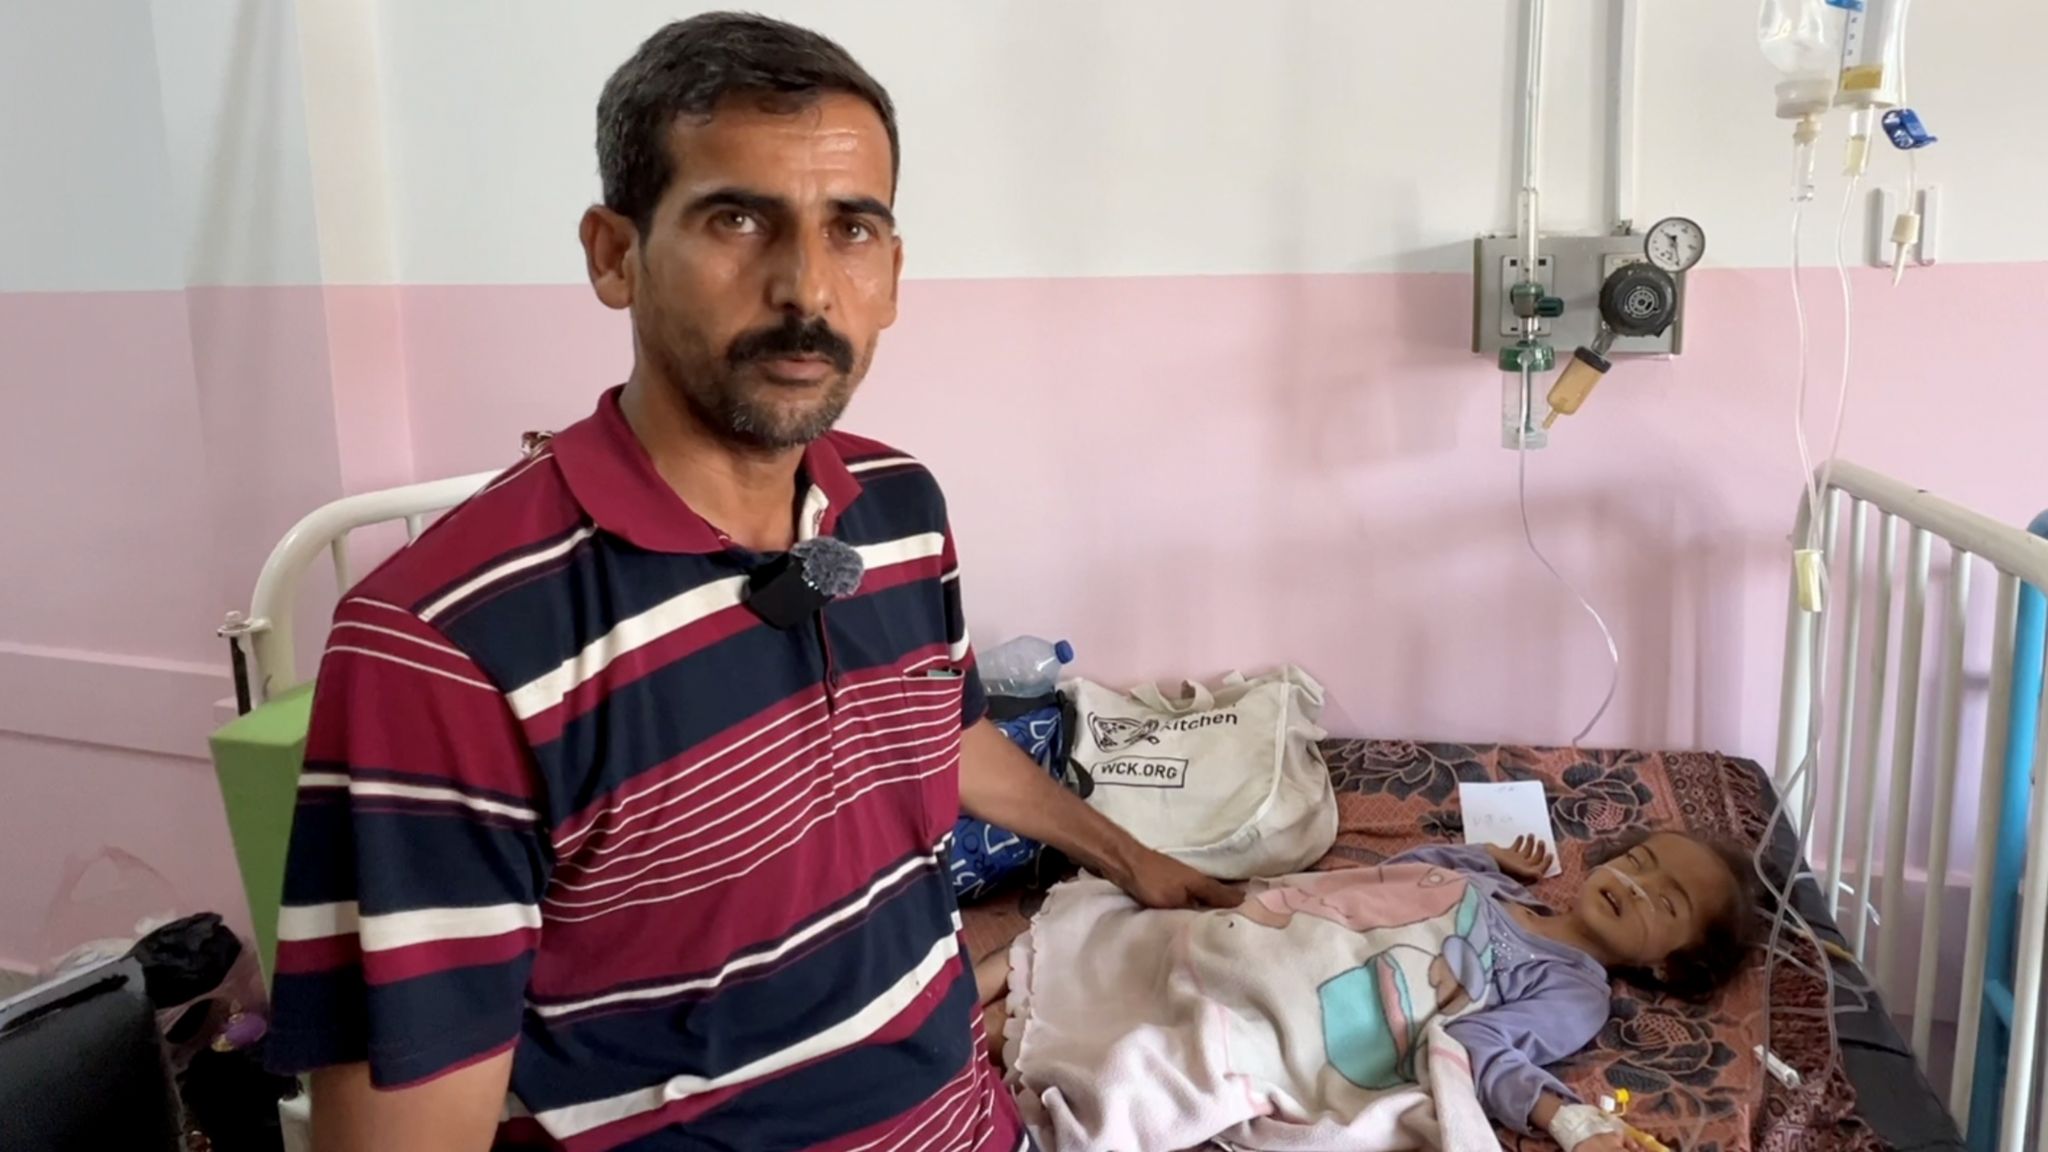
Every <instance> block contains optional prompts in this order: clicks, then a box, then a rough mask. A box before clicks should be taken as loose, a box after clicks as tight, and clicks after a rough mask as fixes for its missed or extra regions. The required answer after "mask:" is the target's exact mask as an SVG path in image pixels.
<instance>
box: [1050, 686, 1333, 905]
mask: <svg viewBox="0 0 2048 1152" xmlns="http://www.w3.org/2000/svg"><path fill="white" fill-rule="evenodd" d="M1061 691H1062V692H1063V693H1064V694H1066V695H1067V697H1068V699H1069V701H1070V702H1071V703H1072V706H1073V709H1074V717H1075V729H1074V732H1073V734H1072V738H1071V745H1072V749H1073V751H1072V753H1071V754H1070V757H1069V760H1068V768H1069V772H1070V774H1071V775H1072V777H1073V779H1074V783H1075V785H1076V787H1077V789H1078V790H1079V791H1080V793H1081V795H1082V796H1083V797H1084V798H1085V799H1086V800H1087V801H1088V803H1089V804H1090V805H1092V806H1093V807H1094V808H1095V809H1096V810H1097V811H1099V812H1101V813H1102V814H1103V815H1105V816H1108V817H1109V818H1110V819H1112V820H1114V821H1116V822H1117V823H1118V824H1119V825H1121V826H1123V828H1124V829H1126V830H1127V831H1129V832H1130V833H1131V835H1133V836H1135V837H1137V838H1138V840H1139V841H1140V842H1141V843H1143V844H1145V845H1146V846H1148V847H1151V848H1155V849H1157V850H1159V851H1161V852H1164V853H1166V854H1167V855H1169V856H1172V857H1174V858H1175V859H1178V860H1180V861H1182V862H1183V863H1186V864H1188V865H1190V866H1192V867H1194V868H1196V869H1198V870H1200V871H1202V872H1204V873H1206V874H1208V875H1210V876H1214V877H1217V878H1219V879H1226V880H1242V879H1247V878H1250V877H1254V876H1278V875H1282V874H1285V873H1289V872H1300V871H1304V870H1305V869H1307V868H1308V867H1309V866H1310V865H1311V864H1313V863H1315V862H1316V861H1317V860H1318V859H1320V858H1321V857H1322V856H1323V854H1324V853H1325V852H1328V851H1329V850H1330V845H1331V844H1333V843H1335V842H1336V839H1337V798H1336V795H1335V793H1334V792H1333V791H1332V790H1331V787H1330V772H1329V769H1328V767H1327V766H1326V765H1325V764H1324V763H1323V754H1322V750H1321V749H1320V748H1319V747H1318V746H1317V741H1319V740H1321V739H1322V738H1323V736H1324V735H1325V733H1324V731H1323V730H1322V728H1321V727H1319V726H1318V725H1317V720H1319V719H1320V718H1321V716H1322V710H1323V686H1322V685H1321V684H1319V683H1317V682H1316V680H1315V678H1314V677H1312V676H1310V675H1309V674H1308V673H1307V672H1304V671H1302V670H1301V669H1300V668H1296V667H1294V666H1293V665H1289V666H1287V667H1285V668H1283V669H1281V670H1279V671H1277V672H1273V673H1270V674H1268V675H1265V676H1260V677H1257V678H1255V679H1250V680H1247V679H1245V678H1244V677H1243V676H1242V675H1239V674H1238V673H1235V672H1233V673H1231V674H1230V675H1229V676H1227V677H1225V678H1224V679H1223V681H1222V683H1221V684H1219V685H1218V686H1217V687H1216V688H1215V689H1213V690H1211V689H1209V688H1206V687H1204V686H1202V685H1199V684H1194V685H1187V686H1185V690H1184V692H1183V694H1182V695H1180V696H1179V697H1176V698H1172V699H1169V698H1168V697H1166V696H1165V695H1163V694H1162V693H1161V692H1160V691H1159V690H1158V688H1156V687H1154V686H1152V685H1146V686H1144V687H1141V688H1138V689H1135V690H1133V691H1131V692H1129V693H1124V692H1119V691H1117V690H1115V689H1113V688H1106V687H1103V686H1102V685H1100V684H1096V683H1094V682H1092V681H1088V680H1073V681H1069V682H1068V683H1066V684H1064V685H1062V686H1061Z"/></svg>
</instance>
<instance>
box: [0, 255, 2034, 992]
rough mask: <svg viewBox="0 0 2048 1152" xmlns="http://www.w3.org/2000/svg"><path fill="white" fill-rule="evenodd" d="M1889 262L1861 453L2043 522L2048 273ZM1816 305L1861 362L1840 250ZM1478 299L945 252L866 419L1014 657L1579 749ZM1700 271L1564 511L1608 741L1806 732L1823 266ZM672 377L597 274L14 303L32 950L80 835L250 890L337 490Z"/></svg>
mask: <svg viewBox="0 0 2048 1152" xmlns="http://www.w3.org/2000/svg"><path fill="white" fill-rule="evenodd" d="M1856 283H1857V290H1858V294H1859V295H1858V304H1857V319H1858V331H1859V333H1860V335H1859V337H1858V340H1857V361H1856V381H1857V383H1856V394H1855V395H1856V404H1855V407H1854V409H1853V410H1852V413H1851V419H1850V424H1849V429H1848V434H1847V438H1846V441H1845V451H1846V453H1847V454H1848V455H1849V456H1850V457H1852V458H1854V459H1857V460H1860V461H1862V462H1865V463H1868V464H1871V465H1873V466H1876V467H1878V468H1881V469H1884V470H1887V471H1890V472H1893V473H1895V474H1897V475H1900V476H1902V477H1905V478H1908V479H1911V480H1914V481H1916V482H1918V483H1922V484H1925V485H1927V486H1928V487H1930V488H1933V489H1936V490H1938V491H1940V492H1942V493H1943V494H1945V495H1947V496H1949V497H1951V498H1953V499H1956V500H1959V501H1961V502H1963V503H1966V504H1970V505H1973V506H1975V507H1978V508H1980V509H1982V510H1984V511H1986V512H1989V513H1991V514H1994V515H1997V516H1999V517H2002V518H2004V519H2008V520H2012V521H2016V522H2017V521H2021V520H2023V519H2024V518H2026V517H2027V516H2029V515H2031V514H2032V513H2033V512H2035V511H2038V510H2039V509H2040V508H2041V507H2042V506H2044V505H2048V472H2044V471H2043V470H2042V468H2041V465H2040V462H2039V451H2040V444H2041V435H2042V431H2041V430H2042V429H2043V428H2048V390H2044V389H2042V388H2040V387H2039V385H2038V382H2037V379H2036V377H2037V375H2038V373H2037V371H2036V370H2035V369H2034V368H2033V367H2032V366H2031V364H2030V363H2029V358H2028V356H2027V344H2026V339H2027V336H2028V335H2029V334H2030V333H2031V332H2032V331H2034V329H2035V327H2036V323H2035V320H2034V312H2035V311H2036V310H2037V307H2038V302H2039V301H2041V300H2042V299H2048V265H2038V264H2037V265H1973V266H1958V267H1937V268H1932V269H1921V270H1916V271H1915V272H1914V273H1913V274H1912V275H1910V276H1909V277H1908V278H1907V281H1906V283H1905V285H1904V286H1903V287H1901V288H1898V289H1892V288H1891V287H1890V286H1889V285H1888V284H1887V283H1886V281H1885V278H1884V277H1883V276H1881V275H1878V274H1869V273H1861V272H1859V273H1857V275H1856ZM1811 288H1812V291H1811V299H1812V300H1813V312H1814V320H1815V331H1816V334H1817V335H1816V345H1817V347H1818V348H1819V349H1820V353H1819V355H1818V356H1817V359H1816V365H1815V368H1816V380H1818V381H1822V382H1826V381H1829V380H1831V379H1832V378H1833V375H1834V372H1835V363H1836V362H1835V358H1834V351H1833V349H1834V348H1835V347H1836V340H1837V337H1836V335H1835V334H1836V333H1838V331H1839V329H1838V328H1837V327H1836V323H1837V314H1836V307H1835V305H1834V303H1833V302H1834V299H1835V297H1834V285H1833V280H1832V275H1831V274H1828V273H1817V274H1814V276H1813V279H1812V281H1811ZM1469 293H1470V284H1469V281H1468V280H1467V279H1466V278H1464V277H1462V276H1452V275H1423V274H1416V275H1366V276H1319V277H1313V276H1299V277H1296V276H1275V277H1213V278H1159V279H1102V280H1039V281H1031V280H1024V281H916V282H912V283H910V284H908V285H906V288H905V299H904V309H903V321H902V323H901V324H900V325H899V326H898V328H897V329H896V330H895V331H893V332H891V333H890V334H889V335H888V336H887V337H886V339H885V341H884V346H883V351H882V354H881V356H880V358H879V360H878V364H877V367H876V370H875V373H874V375H873V377H872V378H871V379H870V381H869V382H868V385H867V386H866V388H865V389H864V391H863V394H862V396H861V398H860V399H859V401H858V402H857V403H856V405H855V408H854V411H853V414H852V416H851V418H850V420H849V424H850V426H851V427H853V428H855V429H857V430H860V431H863V432H866V433H869V434H871V435H876V436H879V437H881V438H883V439H886V440H890V441H892V442H894V443H896V444H898V445H900V446H902V447H904V448H906V449H909V450H911V451H914V452H916V453H918V454H919V455H921V456H922V457H924V458H925V459H926V460H927V461H928V462H929V463H930V464H931V465H932V467H933V468H934V469H935V470H937V471H938V473H939V475H940V476H941V478H942V479H943V480H944V481H945V483H946V486H947V491H948V493H949V496H950V499H951V502H952V508H953V516H954V521H955V527H956V529H957V532H958V534H959V536H960V540H961V547H962V551H963V554H964V557H965V560H966V563H967V566H968V575H967V580H968V588H969V604H970V611H971V613H972V619H973V623H974V626H975V629H976V631H977V634H978V635H979V636H980V637H981V638H982V640H983V642H985V643H986V642H988V641H990V640H993V639H998V638H1001V637H1002V636H1004V635H1007V634H1011V633H1015V632H1019V631H1035V632H1043V633H1047V634H1053V633H1057V634H1061V635H1065V636H1068V637H1070V638H1071V639H1073V641H1074V642H1075V643H1076V645H1077V646H1078V647H1079V648H1080V649H1081V652H1082V659H1083V662H1084V664H1083V668H1084V670H1085V671H1086V672H1087V673H1089V674H1091V675H1094V676H1097V677H1100V678H1103V679H1107V680H1112V681H1121V680H1130V679H1136V678H1151V677H1171V676H1181V675H1209V674H1213V673H1215V672H1218V671H1220V670H1223V669H1226V668H1230V667H1251V666H1257V665H1262V664H1267V663H1270V662H1273V661H1276V660H1283V659H1291V660H1294V661H1297V662H1299V663H1301V664H1303V665H1304V666H1306V667H1307V668H1309V669H1310V670H1311V671H1312V672H1314V673H1315V674H1316V675H1317V676H1319V677H1321V678H1322V679H1323V680H1324V682H1325V683H1326V685H1327V686H1328V687H1329V690H1330V696H1331V701H1332V708H1331V716H1330V722H1331V726H1332V727H1333V728H1334V729H1336V730H1338V731H1339V732H1342V733H1366V734H1376V735H1387V736H1415V737H1445V738H1461V739H1475V740H1481V739H1511V740H1518V741H1556V740H1562V739H1565V738H1567V737H1569V736H1570V735H1571V734H1572V732H1574V731H1575V730H1576V729H1577V728H1578V727H1579V725H1580V724H1581V723H1582V722H1583V719H1584V717H1585V716H1586V715H1587V714H1588V713H1589V712H1590V710H1591V708H1592V706H1593V704H1594V702H1595V701H1597V699H1598V697H1599V695H1600V693H1601V692H1602V691H1603V690H1604V688H1605V675H1606V667H1605V659H1604V653H1603V652H1602V651H1601V649H1600V647H1599V643H1598V640H1597V638H1596V637H1595V635H1594V634H1593V633H1592V631H1591V630H1590V627H1589V626H1588V625H1587V623H1586V622H1585V621H1584V619H1583V617H1582V616H1581V615H1580V614H1579V612H1578V610H1577V608H1576V607H1575V606H1574V605H1573V604H1572V603H1571V602H1570V601H1569V600H1567V599H1566V598H1565V597H1564V595H1563V594H1562V593H1561V592H1560V591H1558V590H1557V589H1556V588H1555V587H1554V586H1553V585H1552V584H1550V582H1549V578H1548V577H1547V576H1546V575H1545V574H1544V573H1543V572H1542V571H1541V569H1539V568H1538V567H1536V565H1535V563H1534V561H1533V560H1531V559H1530V558H1529V557H1528V555H1527V553H1526V552H1525V551H1524V550H1523V546H1522V541H1521V528H1520V524H1519V521H1518V519H1517V516H1516V511H1515V500H1514V492H1515V458H1514V456H1513V454H1512V453H1508V452H1504V451H1502V450H1501V449H1500V448H1499V447H1498V446H1497V445H1498V430H1497V416H1496V410H1497V405H1498V395H1499V389H1498V381H1497V378H1496V377H1495V375H1494V373H1492V372H1491V371H1490V370H1489V369H1488V368H1487V366H1486V365H1485V364H1484V363H1483V362H1482V361H1480V360H1478V359H1476V358H1474V357H1473V356H1471V355H1470V354H1469V353H1467V352H1466V351H1465V347H1466V342H1467V325H1468V323H1469V321H1468V317H1469V314H1470V302H1469ZM1690 299H1691V309H1692V311H1691V315H1690V318H1689V322H1690V324H1691V331H1690V333H1689V336H1688V347H1689V348H1690V349H1691V351H1690V352H1689V353H1688V354H1687V355H1686V356H1685V357H1683V358H1682V359H1679V360H1675V361H1670V362H1665V363H1637V364H1628V365H1625V366H1624V367H1623V368H1622V369H1620V370H1618V371H1617V372H1616V373H1615V374H1614V376H1613V377H1612V378H1610V380H1609V381H1608V382H1607V383H1605V384H1603V385H1602V387H1601V389H1600V391H1599V392H1598V393H1596V394H1595V396H1594V397H1593V400H1592V402H1591V403H1590V404H1589V405H1588V406H1587V408H1586V409H1585V410H1584V411H1583V412H1582V413H1581V414H1580V415H1579V416H1577V417H1574V418H1572V419H1570V420H1568V421H1566V422H1564V423H1563V424H1562V426H1561V427H1560V428H1559V429H1558V430H1557V432H1556V434H1555V437H1554V440H1553V446H1552V447H1551V448H1549V449H1547V450H1545V451H1542V452H1540V453H1536V454H1533V455H1532V456H1531V457H1530V458H1529V462H1528V463H1529V491H1530V508H1531V514H1532V516H1533V517H1534V521H1535V527H1536V531H1537V533H1538V536H1539V538H1540V539H1541V540H1542V541H1543V542H1544V544H1545V545H1546V547H1547V548H1548V549H1549V551H1550V553H1551V555H1552V557H1553V559H1554V560H1555V561H1556V562H1557V563H1558V564H1559V566H1560V567H1562V568H1563V569H1564V570H1565V571H1566V572H1567V573H1569V574H1570V575H1571V576H1572V577H1573V578H1574V579H1575V580H1577V581H1578V582H1579V583H1580V585H1581V587H1582V588H1583V589H1584V591H1585V592H1586V594H1587V595H1588V596H1590V597H1591V598H1592V599H1593V600H1594V601H1595V602H1596V603H1597V604H1598V605H1600V606H1601V607H1602V609H1603V610H1604V611H1606V613H1607V614H1608V618H1609V620H1610V622H1611V624H1612V625H1613V627H1614V629H1615V632H1616V634H1617V638H1618V639H1619V641H1620V643H1621V647H1622V653H1623V661H1624V663H1623V673H1624V679H1623V685H1622V690H1621V694H1620V696H1619V697H1618V698H1617V700H1616V703H1615V706H1614V708H1613V710H1612V711H1611V712H1610V714H1609V716H1608V717H1607V719H1606V720H1605V721H1604V722H1603V724H1602V725H1601V726H1600V728H1599V729H1597V730H1596V732H1595V733H1594V735H1593V737H1592V740H1593V741H1595V742H1598V743H1602V744H1626V745H1636V746H1711V747H1716V748H1721V749H1725V750H1728V751H1732V752H1738V753H1742V754H1746V755H1751V756H1757V757H1760V758H1766V759H1767V758H1768V756H1769V753H1770V750H1771V745H1772V739H1773V732H1774V728H1775V724H1776V714H1777V703H1776V687H1777V675H1778V653H1779V649H1780V630H1781V629H1782V626H1783V600H1782V597H1783V589H1782V584H1781V581H1782V572H1783V563H1784V559H1783V558H1784V553H1785V549H1786V543H1785V536H1786V533H1787V531H1788V529H1789V524H1790V517H1791V513H1792V508H1793V502H1794V499H1795V486H1796V483H1797V468H1796V466H1795V464H1794V463H1793V460H1794V457H1793V452H1792V443H1791V431H1790V425H1789V416H1790V408H1791V404H1790V393H1791V386H1792V366H1791V353H1792V343H1793V341H1792V327H1791V322H1790V318H1789V314H1788V308H1787V297H1786V290H1785V275H1784V273H1782V272H1776V271H1711V272H1706V273H1703V274H1700V275H1697V276H1696V277H1695V279H1694V282H1693V284H1692V286H1691V297H1690ZM628 363H629V356H628V349H627V343H626V328H625V325H624V324H623V322H622V321H621V319H620V318H619V317H617V316H616V315H614V314H611V313H608V312H605V311H604V310H603V309H601V308H599V307H598V306H597V305H596V304H595V303H593V302H592V301H591V299H590V296H589V292H588V290H587V289H586V288H584V287H582V286H543V287H405V288H335V287H329V288H326V289H313V288H275V289H254V288H252V289H201V290H194V291H192V292H189V293H187V292H169V293H132V294H131V293H106V294H90V295H56V294H47V295H0V379H4V380H5V382H6V396H7V403H8V405H9V409H8V417H9V418H8V420H7V421H5V422H4V423H0V484H4V485H5V489H6V490H7V491H8V492H10V493H12V495H11V496H10V497H9V498H8V499H7V500H5V501H0V539H5V540H7V541H8V564H7V569H8V575H7V581H8V593H7V595H6V596H5V597H0V813H6V814H8V815H9V816H10V817H11V819H9V820H8V821H7V823H5V824H4V825H0V873H4V874H5V875H7V876H8V877H9V881H8V883H7V884H6V885H4V886H0V888H4V889H5V895H4V896H0V963H7V962H10V961H12V962H20V961H22V960H33V959H34V957H33V956H32V952H33V949H34V948H35V946H36V945H35V940H36V937H35V935H34V932H35V929H34V923H35V921H36V918H37V916H38V913H37V911H36V910H37V909H38V908H39V907H41V904H42V903H43V902H45V901H47V899H48V895H49V894H48V891H47V889H48V887H49V886H50V885H52V884H54V882H55V879H54V878H55V877H56V876H57V875H59V874H61V866H62V863H63V861H64V860H65V859H66V858H67V857H68V856H70V855H71V854H73V853H75V852H77V851H79V850H86V851H90V850H93V849H96V848H97V847H98V846H99V845H100V844H102V843H116V844H122V845H124V846H134V847H139V848H141V849H145V850H146V852H147V853H158V854H161V856H162V858H163V860H162V863H163V864H164V865H165V866H166V867H167V868H168V870H169V871H170V872H172V873H175V874H176V876H177V878H178V882H179V883H180V885H181V886H185V887H188V888H189V889H190V897H191V899H192V900H193V901H194V902H195V904H196V905H204V906H212V907H221V908H223V909H226V910H228V911H229V913H230V915H231V916H233V917H235V918H237V919H239V918H240V916H241V909H240V907H239V889H238V886H237V885H236V882H235V878H234V872H233V861H232V855H231V854H230V852H229V850H228V847H227V843H226V837H225V826H224V823H223V822H222V820H221V817H220V812H219V804H218V797H217V795H216V794H215V791H214V788H213V782H212V778H211V773H210V772H209V771H207V770H206V765H205V762H204V760H203V759H200V757H203V756H204V748H203V745H202V743H201V741H202V739H203V735H204V733H205V731H206V730H207V728H208V727H210V725H211V724H212V722H213V717H212V716H211V715H202V713H203V712H205V710H206V707H207V704H208V702H210V701H212V700H216V699H218V698H220V697H221V696H223V695H225V694H226V681H225V679H224V678H222V676H221V672H222V669H221V667H220V664H221V661H220V658H219V657H220V651H219V648H218V645H217V642H216V641H215V640H214V639H213V637H212V629H213V628H214V626H215V625H216V624H217V622H218V619H219V615H220V613H221V612H223V611H225V610H226V608H228V607H231V606H236V605H237V604H239V603H240V602H241V601H243V600H244V599H245V598H246V596H247V593H248V589H249V586H250V584H251V582H252V581H253V579H254V575H255V571H256V566H257V565H258V564H260V562H261V559H262V557H263V555H264V554H265V552H267V550H268V548H269V546H270V544H271V543H272V542H274V541H275V540H276V538H277V536H278V535H279V534H280V533H282V532H283V530H284V529H285V528H286V527H287V526H289V524H290V523H291V521H292V520H293V519H295V518H296V517H297V516H298V515H300V514H302V513H303V512H305V511H306V510H308V509H310V508H311V507H313V506H315V505H317V504H319V503H321V502H323V501H324V500H327V499H332V498H333V497H335V496H337V495H340V494H341V493H342V492H344V491H359V490H362V489H364V488H368V487H376V486H380V485H383V484H388V483H392V482H396V481H398V480H401V479H404V478H406V477H408V476H409V477H413V478H422V479H424V478H429V477H435V476H443V475H451V474H455V473H459V472H464V471H471V470H476V469H481V468H488V467H492V466H496V465H500V464H503V463H505V462H506V461H508V460H509V459H510V458H511V457H512V455H513V454H514V452H515V451H516V449H517V444H518V437H519V434H520V433H521V432H522V431H525V430H527V429H530V428H547V427H559V426H561V425H563V424H565V423H567V422H569V421H572V420H574V419H576V418H578V417H579V416H581V415H582V414H583V413H584V412H586V411H587V410H588V409H589V407H590V404H591V402H592V400H593V398H594V397H595V395H596V394H597V392H598V391H599V390H601V389H602V388H603V387H605V386H606V385H608V384H610V383H612V382H615V381H616V380H618V379H620V378H621V377H622V376H623V374H624V373H625V371H626V369H627V366H628ZM1816 423H1818V415H1817V416H1816ZM28 493H37V494H38V495H37V496H36V497H34V498H33V499H31V498H29V497H28V495H27V494H28ZM327 584H328V581H327V579H326V577H325V575H324V573H322V572H316V573H315V574H314V575H313V577H312V579H311V580H310V581H309V584H308V587H307V590H306V595H307V604H306V606H305V610H304V611H303V612H302V613H301V614H300V620H301V629H302V635H303V636H305V637H306V639H304V640H303V641H302V643H301V649H302V651H303V652H305V653H306V654H307V655H308V658H309V659H310V657H311V654H312V653H314V652H317V636H318V632H319V628H318V621H319V620H320V618H321V616H322V615H323V614H324V612H325V611H326V610H327V607H328V606H329V605H330V604H331V600H332V589H331V588H330V587H327ZM1964 810H1967V806H1965V808H1964ZM1965 834H1967V832H1966V830H1965Z"/></svg>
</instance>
